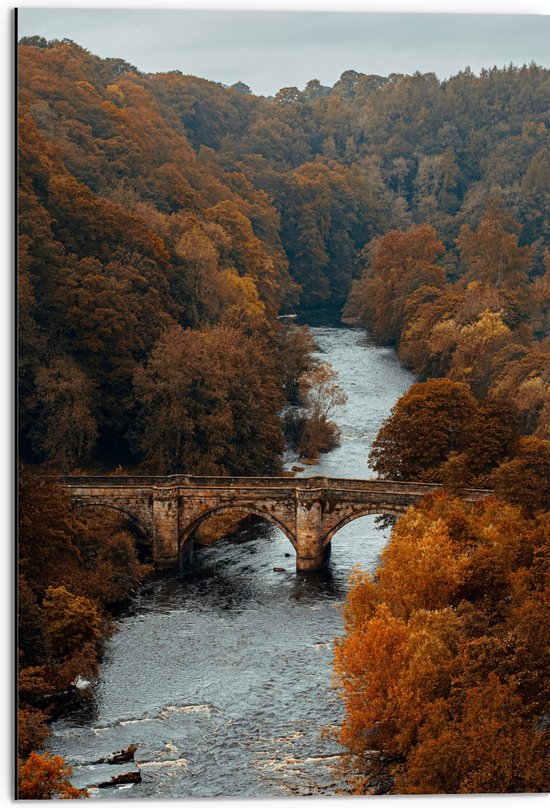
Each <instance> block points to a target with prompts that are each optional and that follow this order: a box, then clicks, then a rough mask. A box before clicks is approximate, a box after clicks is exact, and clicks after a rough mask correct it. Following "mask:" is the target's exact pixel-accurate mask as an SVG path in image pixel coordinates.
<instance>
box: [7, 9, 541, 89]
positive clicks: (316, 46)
mask: <svg viewBox="0 0 550 808" xmlns="http://www.w3.org/2000/svg"><path fill="white" fill-rule="evenodd" d="M33 34H38V35H40V36H44V37H46V38H47V39H62V38H64V37H68V38H69V39H72V40H74V41H75V42H77V43H78V44H79V45H82V46H83V47H85V48H87V49H88V50H89V51H91V52H92V53H95V54H97V55H98V56H103V57H106V56H114V57H121V58H123V59H125V60H126V61H128V62H131V63H132V64H134V65H136V67H137V68H138V69H139V70H142V71H144V72H160V71H165V70H181V71H182V72H183V73H191V74H193V75H196V76H201V77H202V78H207V79H211V80H213V81H220V82H223V83H224V84H233V83H234V82H236V81H244V82H245V83H246V84H248V85H249V86H250V87H251V89H252V91H253V92H255V93H258V94H263V95H272V94H274V93H275V92H276V91H277V90H278V89H280V88H281V87H285V86H297V87H299V88H300V89H302V88H303V87H304V85H305V84H306V82H307V81H308V80H309V79H312V78H316V79H319V80H320V81H321V83H322V84H327V85H332V84H334V82H335V81H337V79H338V78H339V76H340V74H341V73H342V72H343V71H344V70H348V69H353V70H357V71H359V72H363V73H379V74H381V75H388V74H389V73H413V72H414V71H415V70H420V71H421V72H428V71H432V72H434V73H436V74H437V75H438V76H439V78H446V77H448V76H449V75H452V74H454V73H457V72H458V71H459V70H461V69H463V68H464V67H466V66H467V65H469V66H470V67H471V68H472V70H473V71H474V72H476V73H477V72H479V70H480V68H482V67H492V66H493V65H497V66H498V67H502V66H504V65H506V64H508V63H510V62H513V63H514V64H516V65H521V64H524V63H529V62H531V61H535V62H537V63H538V64H541V65H543V66H544V67H550V44H549V43H550V16H537V15H531V16H527V15H525V16H524V15H510V14H506V15H495V14H475V15H474V14H410V13H405V14H395V13H394V14H381V13H361V12H347V13H339V12H326V11H324V12H318V11H227V10H223V11H190V10H176V9H171V10H160V11H153V10H150V11H149V10H144V9H141V8H140V9H91V8H80V9H74V8H73V9H70V8H51V9H48V8H32V9H31V8H21V9H19V36H30V35H33Z"/></svg>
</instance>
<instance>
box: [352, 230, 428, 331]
mask: <svg viewBox="0 0 550 808" xmlns="http://www.w3.org/2000/svg"><path fill="white" fill-rule="evenodd" d="M443 252H444V246H443V244H442V243H441V242H440V241H439V240H438V239H437V237H436V233H435V230H434V229H433V227H430V226H429V225H419V226H418V227H415V228H412V229H411V230H409V231H407V232H404V233H402V232H399V231H395V230H394V231H390V232H388V233H386V235H384V236H383V237H382V238H381V239H377V240H374V241H373V242H371V243H370V244H369V245H368V247H367V248H366V251H365V257H366V260H367V270H366V272H365V273H364V275H363V276H362V278H361V279H360V280H358V281H356V282H355V284H354V285H353V288H352V291H351V295H350V298H349V301H348V304H347V306H346V309H345V316H346V317H351V318H356V319H358V320H359V321H360V322H361V323H362V324H363V325H364V326H365V327H366V328H367V330H368V331H369V332H370V333H371V334H372V335H373V337H374V338H375V339H377V340H379V341H381V342H383V343H392V344H398V343H399V337H400V332H401V328H402V325H403V310H404V306H405V301H406V299H407V298H408V297H409V295H411V294H412V293H413V292H414V291H416V289H418V288H419V287H420V286H431V287H439V286H441V285H442V284H443V280H444V273H443V270H442V269H441V267H439V266H438V265H437V264H436V263H435V261H436V259H437V258H438V257H439V256H441V255H442V253H443Z"/></svg>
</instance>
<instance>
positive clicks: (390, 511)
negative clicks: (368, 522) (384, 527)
mask: <svg viewBox="0 0 550 808" xmlns="http://www.w3.org/2000/svg"><path fill="white" fill-rule="evenodd" d="M406 510H407V508H406V507H404V506H403V505H371V506H370V507H363V508H361V509H360V510H357V511H354V512H353V513H351V514H349V515H348V516H346V517H344V518H343V519H341V520H340V521H339V522H338V523H337V524H336V525H334V527H332V528H331V529H330V530H329V531H328V533H327V534H326V535H325V537H324V539H323V543H322V547H323V549H325V547H327V546H328V545H329V544H330V542H331V541H332V539H333V538H334V536H335V535H336V534H337V533H338V531H339V530H341V529H342V528H343V527H345V525H349V523H350V522H354V521H355V520H356V519H360V518H361V517H362V516H380V515H385V516H402V515H403V514H404V513H405V511H406Z"/></svg>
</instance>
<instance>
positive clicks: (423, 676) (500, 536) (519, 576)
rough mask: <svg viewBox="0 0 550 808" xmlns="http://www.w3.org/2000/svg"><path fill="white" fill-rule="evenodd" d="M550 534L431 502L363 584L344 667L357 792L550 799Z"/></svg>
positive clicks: (495, 512) (405, 523) (507, 510)
mask: <svg viewBox="0 0 550 808" xmlns="http://www.w3.org/2000/svg"><path fill="white" fill-rule="evenodd" d="M548 527H549V525H548V519H544V518H542V519H540V520H538V521H537V520H532V519H529V518H527V517H526V516H525V515H523V513H522V512H521V511H520V510H518V509H517V508H514V507H513V506H511V505H506V504H504V503H503V502H500V501H498V500H496V499H493V500H492V499H487V500H484V501H482V502H480V503H479V504H478V505H477V506H476V509H475V512H474V513H470V512H468V510H467V509H466V508H465V507H464V505H463V504H462V503H461V502H460V500H458V499H454V498H453V497H451V496H449V495H445V494H443V493H439V494H436V495H429V496H427V497H425V498H424V500H423V501H422V503H421V504H420V505H419V506H418V507H417V508H411V509H410V510H409V511H408V512H407V513H406V514H405V515H404V516H403V517H401V518H400V519H399V521H398V522H397V524H396V527H395V529H394V532H393V535H392V538H391V540H390V543H389V545H388V546H387V547H386V549H385V550H384V551H383V553H382V557H381V563H380V566H379V568H378V570H377V571H376V574H375V575H374V577H371V576H370V575H369V574H368V573H363V572H361V571H360V570H356V571H355V573H354V575H353V576H352V580H351V588H350V592H349V595H348V598H347V601H346V603H345V605H344V627H345V634H344V636H343V637H341V638H340V639H339V640H338V641H337V643H336V648H335V663H334V664H335V672H336V678H337V684H338V686H339V688H340V692H341V694H342V698H343V700H344V703H345V707H346V717H345V720H344V722H343V724H342V726H341V730H340V740H341V742H342V743H343V744H344V745H345V746H347V747H348V748H349V749H350V751H351V753H352V756H353V766H352V772H351V781H350V782H351V784H352V787H353V789H354V790H355V791H356V792H357V793H383V792H388V791H391V792H392V793H405V794H435V793H472V792H489V793H491V792H499V793H501V792H504V793H506V792H523V791H546V790H548V787H549V785H550V782H549V780H548V768H547V758H548V754H549V752H550V738H549V734H548V731H547V729H546V728H545V725H544V712H545V710H546V707H545V705H546V704H547V699H548V671H549V667H550V656H549V650H548V645H547V643H545V641H544V633H545V632H544V628H543V626H544V624H545V622H546V621H547V620H548V618H549V617H550V613H549V611H550V604H549V603H548V598H547V597H545V595H544V592H545V586H546V582H547V576H548V550H549V542H550V531H549V530H548ZM529 620H531V627H530V628H527V625H526V623H527V621H529Z"/></svg>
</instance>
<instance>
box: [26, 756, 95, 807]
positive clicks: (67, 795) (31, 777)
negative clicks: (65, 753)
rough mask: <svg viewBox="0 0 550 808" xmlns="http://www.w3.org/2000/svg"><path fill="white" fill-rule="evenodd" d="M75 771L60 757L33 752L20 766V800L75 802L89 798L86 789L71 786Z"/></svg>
mask: <svg viewBox="0 0 550 808" xmlns="http://www.w3.org/2000/svg"><path fill="white" fill-rule="evenodd" d="M72 773H73V771H72V768H71V766H68V765H67V764H66V763H65V761H64V760H63V758H62V757H60V756H59V755H53V756H52V755H48V754H45V755H37V754H36V753H35V752H33V753H32V754H31V755H30V757H29V759H28V760H27V761H26V762H25V763H21V762H20V764H19V773H18V789H17V796H18V798H19V799H20V800H52V799H62V800H75V799H80V798H82V797H88V796H89V795H88V792H87V791H86V790H85V789H79V788H75V787H74V786H72V785H71V782H70V779H69V778H70V777H71V775H72Z"/></svg>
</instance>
